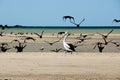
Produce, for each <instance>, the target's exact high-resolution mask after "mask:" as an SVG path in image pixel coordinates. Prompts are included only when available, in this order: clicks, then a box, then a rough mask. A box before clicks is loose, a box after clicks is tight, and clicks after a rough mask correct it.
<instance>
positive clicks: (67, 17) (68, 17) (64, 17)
mask: <svg viewBox="0 0 120 80" xmlns="http://www.w3.org/2000/svg"><path fill="white" fill-rule="evenodd" d="M66 19H69V20H70V21H71V20H72V21H75V19H74V17H73V16H63V20H64V21H65V20H66Z"/></svg>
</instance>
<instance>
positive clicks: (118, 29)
mask: <svg viewBox="0 0 120 80" xmlns="http://www.w3.org/2000/svg"><path fill="white" fill-rule="evenodd" d="M111 29H113V30H114V31H113V34H114V33H120V26H110V27H109V26H84V27H79V28H77V27H75V26H22V27H13V26H12V28H9V29H5V30H3V31H4V32H6V33H10V32H13V33H18V32H23V33H34V32H36V33H41V32H42V31H43V30H44V32H45V33H58V32H61V31H68V32H70V33H96V32H99V33H106V32H109V31H110V30H111ZM1 31H2V30H1Z"/></svg>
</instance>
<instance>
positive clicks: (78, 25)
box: [70, 19, 85, 27]
mask: <svg viewBox="0 0 120 80" xmlns="http://www.w3.org/2000/svg"><path fill="white" fill-rule="evenodd" d="M83 21H85V19H83V20H82V21H81V22H80V23H78V24H77V23H76V22H75V21H74V22H73V21H71V20H70V22H71V23H72V24H74V25H76V26H77V27H80V24H81V23H82V22H83Z"/></svg>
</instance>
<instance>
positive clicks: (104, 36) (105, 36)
mask: <svg viewBox="0 0 120 80" xmlns="http://www.w3.org/2000/svg"><path fill="white" fill-rule="evenodd" d="M112 32H113V29H112V30H111V31H110V32H108V33H107V34H106V35H104V34H101V33H98V34H100V35H101V36H102V37H103V38H105V39H106V38H107V37H108V36H109V34H110V33H112Z"/></svg>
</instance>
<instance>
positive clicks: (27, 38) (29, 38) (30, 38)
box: [24, 37, 35, 42]
mask: <svg viewBox="0 0 120 80" xmlns="http://www.w3.org/2000/svg"><path fill="white" fill-rule="evenodd" d="M26 40H33V41H35V39H34V38H33V37H26V38H25V39H24V42H26Z"/></svg>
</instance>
